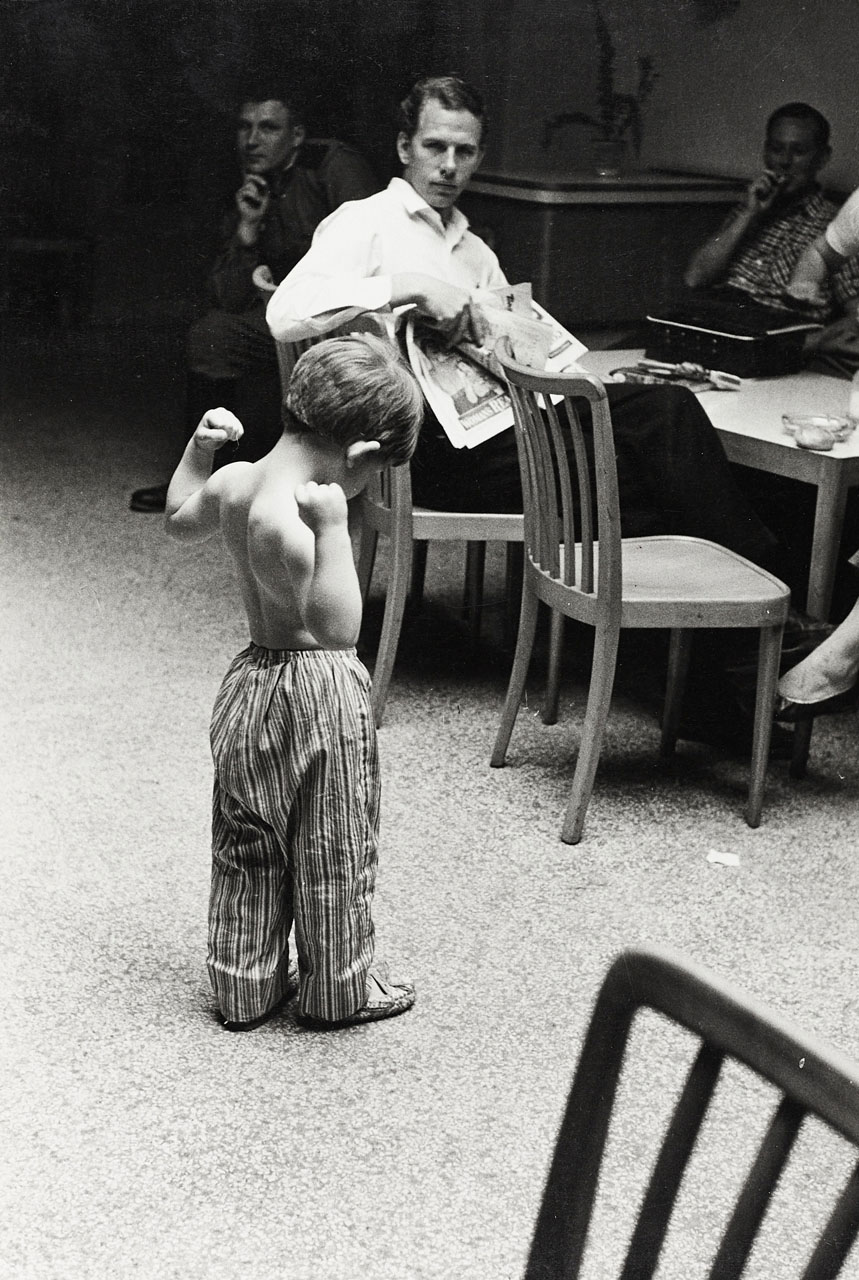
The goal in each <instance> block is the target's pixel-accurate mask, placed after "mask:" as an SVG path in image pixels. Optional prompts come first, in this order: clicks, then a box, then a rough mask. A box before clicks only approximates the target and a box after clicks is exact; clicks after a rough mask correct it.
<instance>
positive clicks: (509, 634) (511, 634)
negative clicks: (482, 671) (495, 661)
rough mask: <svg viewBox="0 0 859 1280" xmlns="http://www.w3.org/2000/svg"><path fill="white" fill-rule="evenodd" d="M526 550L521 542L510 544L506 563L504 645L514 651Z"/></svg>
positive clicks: (508, 544)
mask: <svg viewBox="0 0 859 1280" xmlns="http://www.w3.org/2000/svg"><path fill="white" fill-rule="evenodd" d="M523 559H524V550H523V547H522V543H521V542H508V543H507V552H506V555H505V562H504V569H505V574H504V644H505V647H506V648H508V649H512V648H513V646H514V645H515V643H516V621H517V619H518V617H519V606H520V604H521V603H522V577H523V573H524V564H523Z"/></svg>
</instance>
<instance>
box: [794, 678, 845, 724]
mask: <svg viewBox="0 0 859 1280" xmlns="http://www.w3.org/2000/svg"><path fill="white" fill-rule="evenodd" d="M857 708H859V681H857V683H856V684H853V685H851V686H850V688H849V689H844V690H843V692H841V693H834V694H833V695H832V697H831V698H821V699H820V701H819V702H791V700H790V698H781V699H780V700H779V702H778V705H777V706H776V711H775V718H776V720H780V721H781V722H782V723H783V724H796V723H797V722H798V721H800V720H814V719H816V717H817V716H837V715H844V714H845V713H846V712H848V711H856V710H857Z"/></svg>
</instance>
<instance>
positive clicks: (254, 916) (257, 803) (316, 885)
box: [208, 644, 380, 1022]
mask: <svg viewBox="0 0 859 1280" xmlns="http://www.w3.org/2000/svg"><path fill="white" fill-rule="evenodd" d="M369 692H370V678H369V675H368V674H367V671H366V669H365V667H364V666H363V664H362V663H361V661H360V660H359V658H358V657H357V655H356V653H355V651H354V649H350V650H324V649H307V650H280V649H264V648H262V647H261V646H259V645H255V644H251V645H250V646H249V647H248V648H247V649H245V650H243V652H242V653H240V654H239V655H238V656H237V657H236V658H235V659H234V660H233V662H232V664H231V665H230V668H229V670H228V671H227V674H226V676H225V677H224V680H223V683H222V685H221V689H220V692H219V693H218V696H217V699H216V701H215V707H214V711H213V713H212V725H211V744H212V757H213V759H214V764H215V785H214V795H213V804H212V889H211V899H210V905H209V951H208V969H209V977H210V979H211V982H212V987H213V989H214V991H215V995H216V997H217V1000H218V1004H219V1006H220V1009H221V1012H222V1013H223V1015H224V1017H225V1018H227V1019H230V1020H233V1021H238V1022H247V1021H250V1020H251V1019H253V1018H256V1017H259V1016H260V1015H261V1014H263V1013H265V1012H266V1011H267V1010H268V1009H269V1008H271V1006H272V1005H273V1004H275V1003H276V1002H277V1001H278V1000H279V999H280V997H281V995H282V994H283V993H284V990H285V987H286V982H287V967H288V961H289V952H288V938H289V931H290V927H291V926H292V924H293V921H294V923H295V940H296V946H297V950H298V963H299V972H300V992H299V1009H300V1012H301V1013H304V1014H309V1015H311V1016H313V1017H316V1018H324V1019H328V1020H332V1021H333V1020H336V1019H339V1018H344V1017H348V1016H349V1015H350V1014H352V1013H354V1012H356V1010H358V1009H359V1008H360V1007H361V1006H362V1005H363V1003H364V1000H365V998H366V976H367V970H368V969H369V966H370V963H371V961H372V958H373V944H374V933H373V920H372V915H371V903H372V898H373V888H374V884H375V878H376V860H377V844H378V825H379V789H380V783H379V764H378V752H377V746H376V729H375V724H374V720H373V713H372V709H371V707H370V697H369Z"/></svg>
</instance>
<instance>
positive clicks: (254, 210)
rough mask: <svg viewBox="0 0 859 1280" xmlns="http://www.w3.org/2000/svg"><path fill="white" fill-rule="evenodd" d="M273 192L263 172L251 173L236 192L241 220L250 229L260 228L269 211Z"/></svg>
mask: <svg viewBox="0 0 859 1280" xmlns="http://www.w3.org/2000/svg"><path fill="white" fill-rule="evenodd" d="M270 200H271V194H270V192H269V189H268V183H267V182H266V180H265V178H264V177H263V176H262V174H261V173H249V174H246V175H245V180H244V182H243V183H242V185H241V186H240V187H239V189H238V191H237V192H236V208H237V209H238V211H239V220H240V222H241V224H243V225H244V226H245V227H247V228H248V229H258V228H259V224H260V223H261V222H262V220H263V218H264V217H265V215H266V213H267V212H268V206H269V202H270Z"/></svg>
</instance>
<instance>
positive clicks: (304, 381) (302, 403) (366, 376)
mask: <svg viewBox="0 0 859 1280" xmlns="http://www.w3.org/2000/svg"><path fill="white" fill-rule="evenodd" d="M423 414H424V404H423V395H422V393H421V389H420V387H419V386H418V383H417V380H416V378H415V376H414V374H413V373H412V371H411V369H410V368H409V366H408V365H407V364H406V362H405V360H403V358H402V356H401V355H400V354H399V352H398V351H397V349H396V348H395V347H394V346H393V345H392V344H391V343H390V342H385V341H384V340H383V339H382V338H377V337H375V336H374V335H372V334H351V335H349V336H348V337H342V338H328V339H326V340H325V341H323V342H318V343H316V345H315V346H312V347H310V349H309V350H308V351H305V352H304V354H303V355H302V356H301V357H300V358H299V359H298V360H297V361H296V364H295V368H294V369H293V371H292V377H291V378H290V380H289V386H288V388H287V391H286V396H285V397H284V401H283V418H284V427H285V430H286V431H288V432H295V433H301V432H309V433H310V434H312V435H318V436H323V437H324V438H326V439H328V440H333V441H335V442H336V443H337V444H340V445H342V446H343V447H344V448H346V447H347V446H348V445H350V444H354V443H355V442H356V441H357V440H378V441H379V443H380V445H381V446H382V447H381V457H382V458H383V459H384V460H385V462H388V463H390V464H391V465H392V466H399V465H400V464H401V463H404V462H408V460H409V458H410V457H411V456H412V454H413V453H414V451H415V445H416V444H417V440H418V431H419V430H420V426H421V422H422V421H423Z"/></svg>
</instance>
